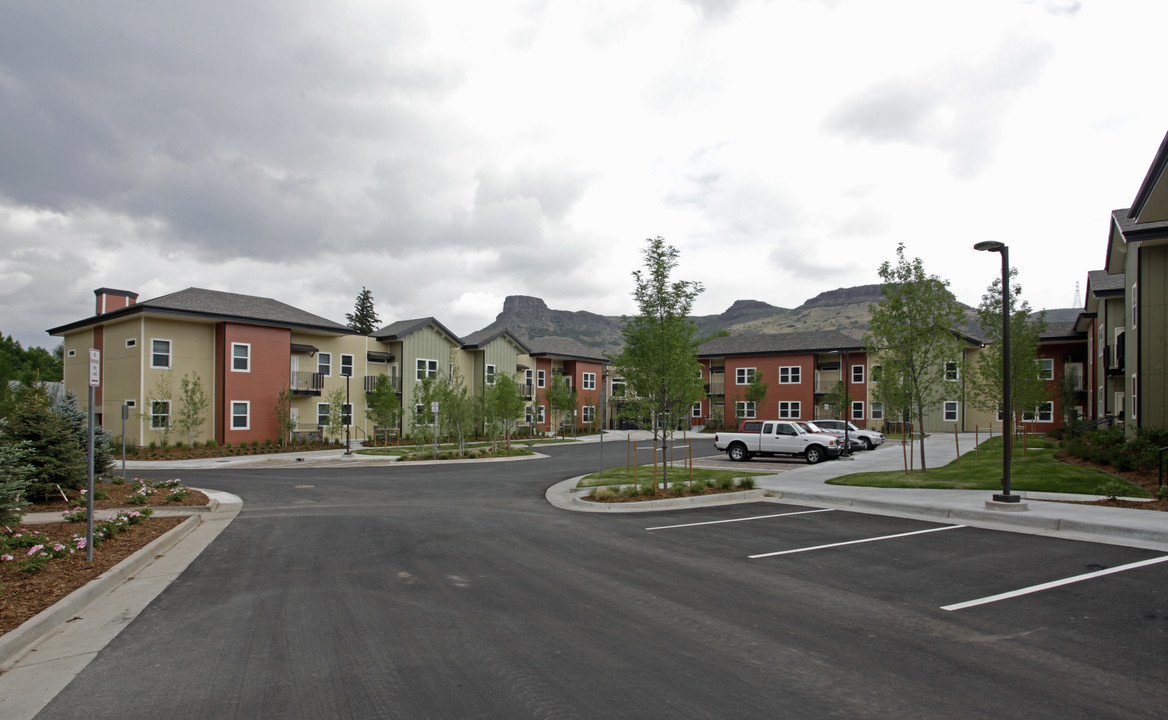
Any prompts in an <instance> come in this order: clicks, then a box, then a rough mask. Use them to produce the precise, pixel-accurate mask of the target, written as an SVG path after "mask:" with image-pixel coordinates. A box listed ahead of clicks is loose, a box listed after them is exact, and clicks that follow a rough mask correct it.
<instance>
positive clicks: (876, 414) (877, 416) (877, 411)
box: [872, 402, 884, 420]
mask: <svg viewBox="0 0 1168 720" xmlns="http://www.w3.org/2000/svg"><path fill="white" fill-rule="evenodd" d="M872 419H873V420H883V419H884V403H878V402H874V403H872Z"/></svg>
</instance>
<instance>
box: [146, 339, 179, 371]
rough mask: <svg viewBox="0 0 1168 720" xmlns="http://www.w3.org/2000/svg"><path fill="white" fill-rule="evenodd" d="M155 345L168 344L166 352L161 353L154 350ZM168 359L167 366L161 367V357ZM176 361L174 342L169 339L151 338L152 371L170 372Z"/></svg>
mask: <svg viewBox="0 0 1168 720" xmlns="http://www.w3.org/2000/svg"><path fill="white" fill-rule="evenodd" d="M154 343H166V351H165V352H159V351H158V350H156V349H155V348H154ZM160 355H161V356H165V357H166V364H165V365H159V364H158V362H157V360H158V357H159V356H160ZM173 359H174V342H173V341H171V340H168V339H167V338H150V369H151V370H169V369H170V368H171V365H172V363H173Z"/></svg>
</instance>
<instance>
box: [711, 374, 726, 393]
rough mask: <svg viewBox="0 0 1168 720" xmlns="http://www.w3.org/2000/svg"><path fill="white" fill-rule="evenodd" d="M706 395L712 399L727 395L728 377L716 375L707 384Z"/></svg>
mask: <svg viewBox="0 0 1168 720" xmlns="http://www.w3.org/2000/svg"><path fill="white" fill-rule="evenodd" d="M706 394H707V395H709V396H710V397H722V396H724V395H725V394H726V376H724V375H715V376H714V377H711V378H710V382H708V383H706Z"/></svg>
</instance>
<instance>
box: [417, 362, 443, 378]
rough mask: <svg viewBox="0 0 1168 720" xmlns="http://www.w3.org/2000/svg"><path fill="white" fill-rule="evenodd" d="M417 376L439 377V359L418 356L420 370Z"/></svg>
mask: <svg viewBox="0 0 1168 720" xmlns="http://www.w3.org/2000/svg"><path fill="white" fill-rule="evenodd" d="M416 377H417V379H418V380H425V379H426V378H436V377H438V361H437V360H425V359H423V358H418V371H417V375H416Z"/></svg>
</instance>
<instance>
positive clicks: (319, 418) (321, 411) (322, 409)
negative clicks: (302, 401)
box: [316, 403, 329, 427]
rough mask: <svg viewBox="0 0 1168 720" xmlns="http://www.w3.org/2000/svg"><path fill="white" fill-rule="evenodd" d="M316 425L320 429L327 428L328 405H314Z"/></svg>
mask: <svg viewBox="0 0 1168 720" xmlns="http://www.w3.org/2000/svg"><path fill="white" fill-rule="evenodd" d="M316 424H317V425H319V426H321V427H327V426H328V424H329V404H328V403H317V404H316Z"/></svg>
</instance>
